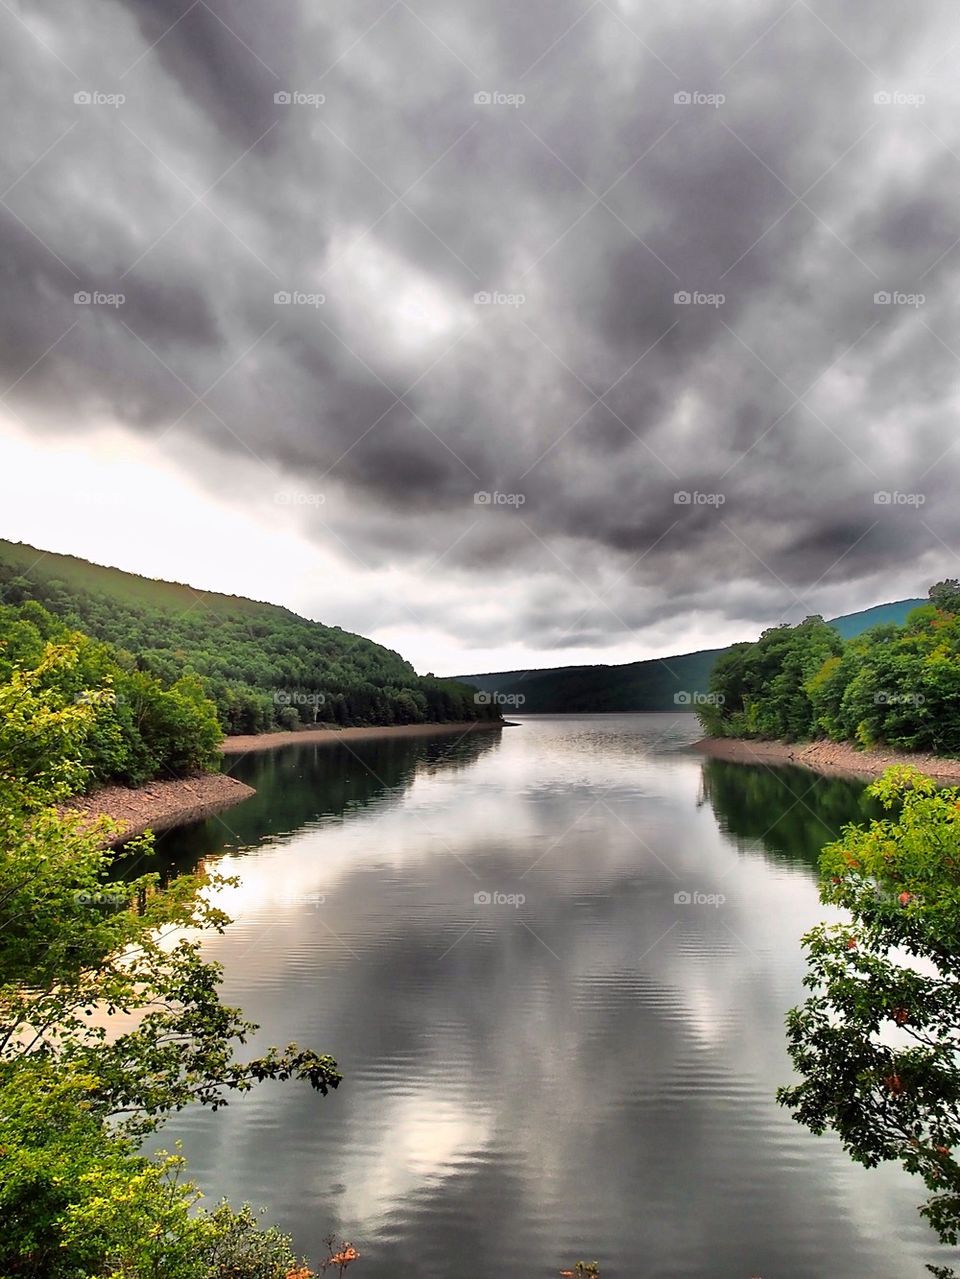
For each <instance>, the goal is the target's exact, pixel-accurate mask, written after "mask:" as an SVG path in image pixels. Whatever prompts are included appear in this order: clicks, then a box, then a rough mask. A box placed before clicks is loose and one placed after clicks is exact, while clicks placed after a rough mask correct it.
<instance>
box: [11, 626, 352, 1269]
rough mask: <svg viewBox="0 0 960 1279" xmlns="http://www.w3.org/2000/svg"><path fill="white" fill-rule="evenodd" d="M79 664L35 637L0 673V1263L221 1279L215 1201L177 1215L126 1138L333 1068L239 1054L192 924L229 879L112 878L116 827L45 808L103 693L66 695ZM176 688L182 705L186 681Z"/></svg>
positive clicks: (306, 1059) (78, 760) (139, 850)
mask: <svg viewBox="0 0 960 1279" xmlns="http://www.w3.org/2000/svg"><path fill="white" fill-rule="evenodd" d="M79 661H80V652H79V649H78V646H77V645H75V644H66V645H60V646H57V645H50V644H48V645H47V646H46V647H45V648H44V652H43V656H42V658H41V660H40V662H39V663H38V664H37V666H36V667H35V668H33V669H31V670H20V669H17V670H14V671H13V673H12V676H11V678H10V679H9V681H8V682H7V683H5V684H0V1154H2V1172H3V1176H2V1178H0V1219H2V1220H3V1223H4V1229H3V1231H2V1233H0V1273H3V1274H5V1275H11V1276H14V1275H17V1276H19V1275H30V1276H35V1275H44V1276H50V1277H51V1279H87V1277H89V1276H91V1275H96V1276H106V1275H117V1276H120V1275H123V1276H126V1277H128V1279H129V1277H135V1279H161V1276H162V1279H212V1276H214V1275H215V1274H222V1275H223V1276H224V1279H226V1276H227V1274H228V1273H229V1272H227V1271H222V1272H217V1271H215V1270H214V1269H212V1268H211V1267H212V1263H211V1262H209V1257H210V1255H211V1251H210V1250H211V1249H212V1248H213V1247H214V1245H215V1243H216V1241H217V1239H218V1238H220V1232H221V1227H222V1226H223V1225H224V1220H225V1213H224V1212H222V1213H221V1215H220V1218H219V1219H215V1214H214V1215H212V1216H211V1217H207V1216H205V1215H202V1214H201V1215H200V1216H197V1215H196V1214H195V1213H191V1211H190V1209H191V1208H192V1207H193V1205H194V1203H195V1200H196V1191H195V1189H194V1188H193V1187H192V1186H190V1185H189V1183H183V1182H181V1180H180V1177H179V1168H180V1164H179V1162H178V1161H176V1160H174V1161H173V1162H170V1161H169V1160H161V1161H159V1162H156V1161H151V1160H148V1159H145V1158H144V1157H143V1156H142V1155H140V1154H139V1153H138V1144H139V1142H140V1141H141V1140H142V1138H143V1137H144V1135H145V1134H147V1133H150V1132H153V1131H154V1130H156V1129H157V1128H159V1127H160V1126H161V1125H162V1123H163V1121H164V1119H165V1118H166V1116H167V1115H168V1114H169V1113H170V1112H171V1111H172V1110H175V1109H180V1108H182V1107H183V1106H185V1105H187V1104H190V1103H200V1104H204V1105H208V1106H210V1107H212V1108H213V1109H216V1108H217V1107H219V1106H220V1105H223V1104H224V1102H225V1099H226V1097H227V1096H228V1095H229V1094H230V1093H231V1092H237V1091H246V1090H248V1089H249V1088H251V1087H252V1086H253V1084H254V1083H255V1082H258V1081H262V1080H267V1079H290V1078H297V1079H301V1080H304V1081H307V1082H309V1083H310V1085H311V1086H312V1087H313V1088H314V1089H316V1090H317V1091H319V1092H320V1093H324V1094H325V1093H326V1092H327V1091H328V1090H329V1089H330V1088H336V1087H337V1085H338V1084H339V1082H340V1075H339V1072H338V1071H337V1068H336V1063H335V1062H334V1061H333V1060H332V1059H331V1058H330V1057H327V1056H322V1055H319V1054H317V1053H315V1052H313V1051H312V1050H309V1049H301V1048H299V1047H298V1046H297V1045H296V1044H291V1045H289V1046H288V1047H287V1048H286V1049H285V1050H283V1051H280V1050H278V1049H270V1050H268V1051H267V1052H266V1053H264V1054H262V1055H260V1056H258V1057H255V1058H252V1059H249V1060H244V1059H242V1058H239V1057H238V1056H237V1049H238V1048H240V1047H241V1046H242V1045H243V1044H244V1043H245V1041H246V1040H247V1038H248V1037H249V1036H250V1034H251V1033H252V1032H253V1031H254V1030H255V1029H256V1028H255V1027H254V1026H253V1025H252V1024H251V1023H249V1022H247V1021H245V1020H244V1019H243V1017H242V1014H241V1013H240V1012H239V1010H237V1009H235V1008H231V1007H228V1006H226V1005H224V1004H223V1003H222V1002H221V1000H220V997H219V990H218V986H219V981H220V977H221V971H220V969H219V967H218V966H217V965H215V964H211V963H208V962H207V961H205V960H204V958H203V954H202V947H201V944H200V942H199V941H198V940H197V939H196V938H195V936H194V934H195V932H196V931H197V930H205V929H207V930H208V929H214V930H217V931H219V930H222V929H223V928H224V927H225V926H226V925H227V923H228V922H229V921H228V919H227V917H226V916H225V915H224V914H223V913H222V912H221V911H219V910H218V909H217V908H216V907H214V906H213V905H212V904H211V901H210V895H209V893H208V892H207V891H205V890H207V889H216V888H218V887H220V886H221V885H223V884H226V883H228V882H231V881H227V880H224V879H222V878H220V877H217V876H203V875H200V876H182V877H179V878H176V879H174V880H173V881H172V882H171V883H170V884H169V885H167V886H166V887H164V888H161V887H160V884H159V880H158V877H157V876H156V875H144V876H140V877H138V878H133V879H130V880H129V881H127V882H124V883H122V884H121V883H119V882H118V881H117V880H116V879H115V878H114V877H113V876H114V875H115V872H116V860H115V855H114V854H112V853H110V852H109V851H108V850H107V849H106V847H105V840H106V838H107V837H108V836H109V835H111V834H112V833H115V831H116V829H117V828H116V827H115V826H114V825H113V824H111V823H110V822H109V821H107V820H106V819H101V820H100V821H98V822H95V823H93V824H90V823H89V822H88V821H86V820H85V819H83V818H82V817H81V816H79V815H78V814H73V815H67V816H62V815H60V813H59V812H58V810H57V808H56V807H55V805H56V803H57V801H61V800H63V799H65V798H66V797H68V796H69V795H70V794H73V793H75V792H76V790H77V789H78V788H80V787H81V786H82V784H83V781H84V779H85V777H86V775H87V774H88V772H89V769H90V765H89V764H88V763H86V762H85V755H86V748H87V741H88V738H89V736H90V734H91V733H92V732H95V731H96V730H97V727H98V723H99V714H100V710H101V705H102V704H109V698H110V697H111V696H112V693H111V690H110V688H109V686H107V687H102V688H91V689H88V690H86V695H85V696H83V697H80V698H76V699H65V698H64V696H63V689H64V687H65V685H69V683H70V680H71V679H72V677H73V676H74V675H75V673H76V670H77V666H78V663H79ZM178 695H179V696H182V697H183V698H184V699H185V702H186V703H188V704H192V702H193V699H194V698H195V696H196V695H197V693H196V688H195V687H190V686H188V687H187V688H186V689H184V690H182V692H181V693H180V694H178ZM149 849H150V841H149V840H142V841H139V843H137V844H134V845H130V846H128V847H127V849H126V850H125V851H126V855H127V856H128V857H134V856H140V855H143V854H145V853H147V852H149ZM118 1017H119V1018H121V1021H122V1024H123V1026H124V1027H125V1028H124V1029H122V1030H121V1031H120V1032H119V1033H117V1023H116V1020H115V1019H116V1018H118ZM111 1018H112V1019H114V1020H113V1021H111V1020H110V1019H111ZM225 1212H226V1210H225ZM218 1220H219V1224H218ZM257 1279H273V1274H272V1273H270V1272H268V1271H266V1270H264V1271H262V1272H261V1273H260V1274H258V1275H257Z"/></svg>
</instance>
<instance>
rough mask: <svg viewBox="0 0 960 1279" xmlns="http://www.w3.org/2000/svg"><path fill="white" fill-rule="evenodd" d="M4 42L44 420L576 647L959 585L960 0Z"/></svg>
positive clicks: (19, 373)
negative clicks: (116, 441) (295, 508)
mask: <svg viewBox="0 0 960 1279" xmlns="http://www.w3.org/2000/svg"><path fill="white" fill-rule="evenodd" d="M0 28H2V30H3V37H4V43H5V45H6V49H7V56H6V69H5V73H4V76H3V80H2V83H0V90H2V100H3V103H4V116H5V119H6V120H7V122H8V126H7V137H6V142H7V145H6V147H5V160H4V165H3V170H2V175H0V189H2V192H3V194H2V198H0V279H2V284H3V288H2V292H0V330H2V341H0V377H2V381H3V385H4V386H5V387H6V388H7V390H6V392H5V394H4V395H3V397H2V403H3V405H4V406H5V408H7V409H9V410H10V412H11V413H13V414H15V415H16V417H17V418H18V419H19V421H20V422H21V423H23V424H24V425H25V426H27V427H28V428H29V430H30V431H31V432H33V433H35V434H36V435H37V436H38V437H56V436H60V435H73V436H75V437H77V436H79V437H82V436H83V434H84V433H85V432H89V431H92V430H93V429H95V428H97V427H98V426H100V425H102V424H103V423H109V424H111V425H119V426H121V427H122V428H124V429H126V430H128V431H129V432H134V433H137V434H138V435H139V436H142V437H143V438H145V439H151V440H155V441H160V442H162V444H163V447H164V448H169V450H170V454H171V457H176V458H178V459H182V458H183V457H184V456H185V455H186V451H187V450H189V449H190V448H192V447H195V448H196V449H197V455H198V456H202V457H203V458H204V459H207V461H206V462H205V463H204V465H205V466H206V468H207V470H206V473H205V474H203V475H202V476H201V478H202V479H203V480H204V481H205V482H206V483H208V484H209V485H210V486H211V487H215V486H220V485H222V484H223V482H224V477H225V476H229V477H231V480H232V482H234V483H235V484H236V486H237V492H238V494H239V493H242V492H243V491H244V490H245V489H247V490H248V489H249V488H250V487H251V486H257V485H259V486H261V487H262V488H263V490H264V491H265V492H267V493H271V494H272V493H275V492H277V491H280V490H282V491H284V492H287V493H289V492H290V491H291V490H292V491H294V492H299V493H302V494H304V495H310V494H322V495H323V497H324V500H323V502H322V504H319V503H314V504H312V505H311V504H310V503H308V502H305V503H304V528H305V530H306V532H307V533H308V535H309V536H310V537H311V538H312V539H314V540H315V541H316V543H317V544H318V546H319V545H322V546H323V547H325V548H328V549H329V548H331V547H333V548H342V551H343V554H344V556H345V557H347V558H348V560H349V562H350V563H351V564H353V565H354V567H355V568H356V571H357V572H358V573H360V574H361V576H362V573H363V571H364V566H375V567H376V568H377V569H378V570H383V569H384V568H386V569H390V568H391V567H392V566H394V565H396V566H398V567H400V566H402V567H403V569H404V571H405V572H407V573H413V575H414V580H419V581H420V582H421V583H422V589H420V590H419V591H417V592H416V594H417V599H415V600H413V601H411V600H410V599H407V600H405V601H401V602H398V604H397V608H398V609H402V608H407V607H408V606H409V605H410V604H411V603H413V604H415V605H416V608H417V610H418V612H419V613H420V614H421V615H422V616H423V617H424V618H426V619H427V620H433V619H439V618H440V617H441V616H442V617H444V618H445V625H446V627H447V629H448V631H449V632H450V633H452V634H453V635H455V636H456V637H457V641H458V643H459V644H460V645H461V646H462V648H463V649H464V650H469V649H470V648H471V647H478V648H482V647H484V646H487V645H489V644H490V643H492V640H493V635H494V632H495V633H496V634H497V635H499V636H500V637H501V638H503V637H504V636H506V637H507V639H508V640H509V641H511V642H515V643H517V644H522V645H525V646H527V647H528V648H529V649H530V651H531V652H535V653H538V654H540V655H541V657H542V656H543V655H544V654H546V655H547V656H548V657H549V654H550V653H555V654H556V658H555V660H556V662H557V663H558V664H559V663H561V662H563V661H564V660H565V659H564V652H565V651H566V650H567V649H569V648H570V647H571V646H579V647H581V648H582V647H584V646H586V647H589V648H595V649H596V651H597V660H604V650H605V649H607V648H609V647H611V646H615V645H619V646H621V648H622V646H623V645H624V644H628V645H629V644H631V643H636V647H637V653H636V655H637V656H643V655H646V654H647V652H649V651H650V648H651V646H653V647H654V648H656V649H657V651H665V650H666V649H669V647H670V644H669V640H668V635H669V633H670V631H671V630H672V631H674V632H676V631H678V630H683V628H684V625H685V623H684V620H683V619H688V621H689V619H694V618H700V619H701V628H702V627H703V626H704V625H706V626H710V625H716V626H719V627H721V628H722V626H723V625H724V624H726V623H734V622H736V623H755V624H756V625H757V626H760V625H765V624H768V623H770V622H771V621H773V620H776V619H777V618H778V617H781V616H786V617H790V618H796V617H799V616H803V615H804V614H805V613H807V612H812V611H823V612H825V613H827V614H830V613H835V612H842V611H849V609H851V608H854V607H859V606H863V605H867V604H870V603H874V602H877V601H878V600H881V599H885V598H891V597H894V596H895V595H897V594H907V593H919V592H921V591H922V590H923V589H924V588H925V586H926V584H927V582H928V581H930V580H933V579H934V578H935V577H937V576H944V575H946V574H957V573H958V572H960V569H958V566H957V562H956V556H955V549H956V547H957V542H958V533H960V507H958V504H957V502H956V499H955V494H956V481H957V471H956V467H957V456H956V449H955V447H954V446H955V442H956V439H957V426H956V422H957V398H958V397H957V379H958V372H960V339H958V336H957V320H958V316H960V303H958V297H960V288H958V276H960V124H958V121H960V113H958V110H957V107H958V98H960V93H958V90H957V88H956V83H957V82H956V65H957V57H958V55H960V25H958V23H957V21H956V17H955V12H954V10H953V9H952V7H948V6H947V5H946V4H945V3H935V2H934V3H926V0H921V3H919V4H917V5H913V6H909V7H908V6H906V5H902V4H899V3H896V0H885V2H884V3H881V4H879V5H877V6H874V7H873V8H871V9H870V11H869V12H867V11H865V10H864V8H863V6H860V5H855V4H852V3H850V2H849V0H811V3H807V0H795V2H794V3H790V4H787V3H785V2H782V3H778V4H774V3H769V2H768V0H761V2H758V3H735V4H730V5H726V6H723V7H722V8H720V9H718V8H717V6H714V5H709V4H706V3H703V2H702V0H701V2H699V3H680V4H677V5H673V6H669V7H668V8H667V9H662V8H661V9H652V8H651V7H650V6H642V5H640V4H639V3H636V2H634V0H620V2H619V3H618V2H617V0H609V2H608V0H593V3H590V0H577V2H576V3H573V0H571V2H569V3H567V2H566V0H559V2H555V3H551V4H547V3H545V2H543V0H530V2H529V3H525V4H523V5H517V4H514V3H510V2H509V0H483V2H482V3H481V0H456V2H455V3H453V4H450V3H447V4H445V3H442V2H441V0H411V3H407V2H406V0H392V2H391V0H352V2H351V3H347V2H346V0H333V3H330V4H327V5H324V6H322V7H320V6H310V5H307V4H306V3H300V2H299V0H278V2H277V3H271V4H269V5H264V4H260V3H255V2H254V0H210V3H208V2H207V0H195V2H193V3H191V0H126V2H122V0H112V2H111V0H105V2H103V3H98V4H95V5H94V6H91V7H85V9H84V11H83V12H81V11H80V10H79V9H77V8H73V9H70V10H63V9H62V8H61V7H60V6H56V5H54V4H53V3H47V0H38V2H37V3H30V0H22V3H21V4H20V6H19V7H18V8H17V9H16V10H14V9H12V8H11V9H5V10H3V12H2V13H0ZM119 298H122V301H121V300H118V299H119ZM210 458H216V459H218V461H217V463H216V464H215V465H211V464H210V463H209V459H210ZM488 495H489V500H486V498H487V496H488ZM878 495H879V496H878ZM417 575H419V579H417ZM470 582H474V583H476V582H480V583H482V585H483V587H484V589H485V590H487V591H489V593H490V596H491V597H495V598H496V599H497V600H498V601H499V602H500V607H498V608H496V609H493V610H491V609H485V608H484V607H483V599H482V592H480V596H481V598H479V599H476V600H474V602H473V603H472V604H470V605H469V606H467V605H466V604H465V602H464V601H465V598H466V596H465V590H466V584H467V583H470ZM386 607H387V609H388V611H389V603H387V605H386ZM383 610H384V601H383V600H378V601H377V602H376V609H375V610H373V609H372V610H371V616H370V617H369V618H365V617H362V616H359V615H358V616H357V617H356V618H355V620H354V624H355V625H357V626H358V628H359V627H360V626H361V625H362V624H363V623H365V622H366V623H368V624H373V622H374V620H375V619H374V617H373V612H374V611H376V612H377V613H378V616H379V615H381V614H382V613H383ZM323 612H324V606H323V605H321V604H320V603H319V602H318V604H317V615H320V614H321V613H323ZM326 616H327V618H328V620H329V609H327V610H326ZM703 619H706V620H705V621H704V620H703ZM338 620H339V619H338ZM690 625H691V626H692V625H693V623H692V622H690ZM463 664H464V662H463V660H460V659H458V660H456V661H454V662H453V664H452V666H451V669H456V668H457V667H458V666H459V667H460V668H461V669H462V668H463Z"/></svg>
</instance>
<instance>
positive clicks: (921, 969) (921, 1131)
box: [779, 767, 960, 1243]
mask: <svg viewBox="0 0 960 1279" xmlns="http://www.w3.org/2000/svg"><path fill="white" fill-rule="evenodd" d="M870 789H871V792H872V794H873V796H874V797H875V798H876V799H878V800H879V801H880V803H881V804H882V805H883V807H884V808H885V809H886V810H887V811H888V812H889V813H891V814H895V815H891V816H886V817H884V818H881V819H879V820H876V821H873V822H871V823H870V824H869V825H868V826H865V827H864V826H850V827H848V828H847V829H846V831H845V833H844V835H843V837H842V838H841V839H840V840H837V841H835V842H834V843H831V844H829V845H827V847H826V848H825V849H824V850H823V854H822V858H821V867H822V871H823V882H822V888H821V897H822V899H823V901H824V902H826V903H829V904H831V905H834V906H839V907H841V908H842V909H843V910H845V911H847V912H849V915H850V922H849V923H841V924H823V925H820V926H819V927H817V928H815V929H813V930H812V931H811V932H810V933H809V934H808V935H807V936H806V937H805V938H804V943H805V946H806V948H807V952H808V957H809V967H808V973H807V976H806V978H805V984H806V985H807V987H808V988H809V989H810V990H811V991H812V992H813V993H812V994H811V995H810V997H809V998H808V999H807V1000H806V1002H805V1003H804V1004H802V1005H801V1006H800V1007H799V1008H795V1009H794V1010H793V1011H792V1012H791V1013H790V1014H789V1017H788V1019H787V1031H788V1045H789V1049H790V1055H791V1057H792V1059H793V1063H794V1065H795V1067H796V1069H797V1071H798V1072H799V1074H800V1076H801V1082H800V1083H798V1084H796V1085H794V1086H793V1087H789V1088H784V1089H781V1091H780V1094H779V1099H780V1101H781V1103H782V1104H783V1105H786V1106H788V1107H789V1108H790V1109H791V1111H792V1112H793V1114H794V1117H795V1118H796V1119H798V1120H799V1121H800V1122H801V1123H803V1124H806V1125H807V1127H809V1128H811V1129H812V1130H813V1131H814V1132H816V1133H822V1132H825V1131H826V1130H827V1129H828V1128H829V1129H832V1130H834V1131H835V1132H837V1133H838V1134H839V1135H840V1138H841V1140H842V1142H843V1144H844V1146H845V1148H846V1149H847V1151H848V1152H849V1153H850V1154H851V1155H852V1157H853V1158H854V1159H855V1160H857V1161H858V1162H859V1163H862V1164H864V1165H866V1166H867V1167H874V1166H876V1165H877V1164H879V1163H881V1162H883V1161H886V1160H895V1161H898V1162H900V1163H901V1164H902V1165H903V1166H904V1167H905V1168H906V1169H907V1170H908V1171H910V1172H912V1173H916V1174H917V1175H919V1176H920V1177H921V1178H922V1179H923V1181H924V1183H925V1185H926V1186H927V1188H928V1190H929V1191H930V1192H931V1195H930V1198H929V1199H928V1200H927V1202H926V1204H925V1205H924V1206H923V1208H922V1210H921V1211H922V1212H923V1214H924V1215H925V1216H926V1217H927V1219H928V1220H929V1222H930V1224H931V1225H932V1226H933V1227H934V1229H935V1230H936V1231H937V1233H938V1235H939V1236H940V1238H941V1240H943V1241H945V1242H949V1243H955V1242H956V1241H957V1239H958V1236H960V1160H958V1157H957V1148H958V1146H960V789H948V790H941V791H938V790H937V788H936V786H935V784H934V782H933V781H931V780H930V779H929V778H926V777H923V776H921V775H920V774H919V773H917V772H916V771H915V770H913V769H909V768H902V767H901V768H895V769H891V770H889V771H888V772H887V773H886V774H885V775H884V777H883V778H882V779H881V780H880V781H879V782H877V783H875V784H874V786H872V787H871V788H870Z"/></svg>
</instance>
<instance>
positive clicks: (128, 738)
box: [0, 601, 222, 790]
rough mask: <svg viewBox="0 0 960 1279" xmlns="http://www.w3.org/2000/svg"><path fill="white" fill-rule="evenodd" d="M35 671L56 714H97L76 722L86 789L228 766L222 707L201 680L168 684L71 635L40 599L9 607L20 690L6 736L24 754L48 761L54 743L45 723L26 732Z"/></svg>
mask: <svg viewBox="0 0 960 1279" xmlns="http://www.w3.org/2000/svg"><path fill="white" fill-rule="evenodd" d="M25 671H32V672H33V676H32V679H33V680H34V682H36V683H38V686H39V687H41V688H43V689H44V691H45V692H46V693H47V694H49V697H48V706H49V713H51V714H52V713H63V714H64V715H66V716H69V714H70V708H71V707H74V708H76V707H78V706H80V705H81V704H83V703H86V704H87V705H88V706H89V708H90V710H91V712H92V714H91V715H88V716H79V717H78V716H77V715H75V716H74V719H75V722H76V723H77V724H81V723H82V724H83V725H85V727H84V728H83V730H82V731H81V732H80V734H79V736H78V738H77V740H76V742H75V745H74V749H75V752H76V754H75V757H74V763H75V764H76V766H77V769H76V772H75V783H76V789H78V790H79V789H82V788H83V787H85V786H89V785H93V784H96V783H104V782H109V781H116V782H121V783H124V784H127V785H131V786H135V785H137V784H139V783H140V782H143V781H146V780H147V779H148V778H151V777H158V776H180V775H183V774H185V773H191V772H198V771H204V770H207V771H210V770H214V769H216V768H218V767H219V760H220V741H221V738H222V733H221V730H220V725H219V723H218V721H217V714H216V708H215V707H214V706H213V704H212V702H210V701H209V700H208V699H207V698H206V697H205V695H204V692H203V688H202V686H201V684H200V681H199V679H198V678H197V677H196V675H192V674H186V675H181V676H180V678H178V679H176V680H175V681H174V682H173V683H172V684H171V685H170V686H169V687H164V685H163V684H162V683H161V682H160V680H158V679H156V678H155V677H154V676H152V675H149V674H147V673H146V672H145V671H140V670H137V669H136V668H135V667H134V665H133V663H132V661H131V660H129V659H127V658H125V657H124V656H123V655H122V654H120V653H118V652H116V651H115V650H114V649H112V648H111V647H110V645H108V644H103V643H99V642H97V641H96V640H92V639H90V638H89V636H87V635H84V634H82V633H81V632H79V631H71V630H70V629H69V628H68V627H67V626H66V625H65V624H64V623H63V622H61V621H59V620H58V619H57V618H55V617H53V616H52V614H50V613H48V612H47V611H46V610H45V609H44V608H42V607H41V606H40V605H39V604H37V603H36V602H35V601H29V602H28V603H26V604H23V605H21V606H20V607H11V606H4V605H0V682H2V683H3V684H5V686H6V688H7V689H8V690H10V689H12V690H13V695H12V697H8V698H7V699H6V700H7V703H8V708H7V717H6V720H5V726H4V727H3V728H0V733H6V735H7V737H8V739H9V740H10V741H11V742H15V743H17V749H19V750H20V751H21V752H23V751H35V752H36V753H37V754H38V755H39V756H40V757H42V756H43V755H44V753H45V751H46V749H47V746H48V745H49V744H50V743H47V742H46V741H45V740H44V738H43V736H42V734H39V735H38V733H39V724H37V723H34V724H33V725H32V726H31V731H30V732H25V731H23V729H24V728H25V726H26V725H25V721H24V717H23V713H22V712H21V711H20V710H18V708H17V690H18V689H19V688H20V687H21V686H22V683H23V680H24V678H25V676H24V672H25ZM50 722H51V723H53V724H55V723H56V722H57V721H56V719H54V720H51V721H50ZM54 744H55V743H54ZM11 749H13V748H12V747H11ZM56 758H57V756H56V751H54V759H56ZM14 762H15V763H16V764H17V767H18V768H19V769H20V770H21V771H24V770H26V771H27V772H30V771H32V768H33V763H34V761H33V760H32V759H27V758H25V757H22V756H21V758H19V759H18V760H16V761H14Z"/></svg>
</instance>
